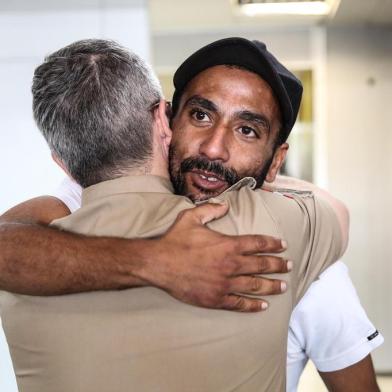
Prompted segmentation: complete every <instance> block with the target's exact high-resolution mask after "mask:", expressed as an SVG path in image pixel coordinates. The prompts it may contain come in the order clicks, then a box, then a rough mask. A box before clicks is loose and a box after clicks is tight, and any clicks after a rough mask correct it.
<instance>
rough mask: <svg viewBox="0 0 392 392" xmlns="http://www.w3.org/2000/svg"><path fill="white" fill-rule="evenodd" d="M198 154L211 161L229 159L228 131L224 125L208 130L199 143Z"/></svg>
mask: <svg viewBox="0 0 392 392" xmlns="http://www.w3.org/2000/svg"><path fill="white" fill-rule="evenodd" d="M200 154H201V155H204V156H205V157H206V158H208V159H209V160H211V161H215V160H219V161H222V162H226V161H228V160H229V157H230V153H229V145H228V132H227V130H226V129H225V127H223V126H220V127H215V128H213V129H210V130H209V132H208V133H207V134H206V138H205V139H204V140H203V142H202V143H201V144H200Z"/></svg>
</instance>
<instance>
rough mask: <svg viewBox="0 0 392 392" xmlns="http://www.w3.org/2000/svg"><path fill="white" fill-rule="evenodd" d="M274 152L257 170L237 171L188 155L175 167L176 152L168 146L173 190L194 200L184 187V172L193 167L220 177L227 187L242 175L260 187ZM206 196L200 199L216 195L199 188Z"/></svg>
mask: <svg viewBox="0 0 392 392" xmlns="http://www.w3.org/2000/svg"><path fill="white" fill-rule="evenodd" d="M273 157H274V154H272V155H271V157H270V158H269V159H268V161H267V162H266V163H265V164H264V165H263V167H262V168H261V169H259V170H257V171H253V172H245V173H238V172H237V171H236V170H235V169H233V168H227V167H224V166H223V165H222V164H221V163H219V162H214V161H209V160H208V159H207V158H204V157H200V156H198V157H189V158H186V159H184V160H183V161H182V162H181V163H179V167H176V160H177V159H176V153H175V149H174V148H173V146H170V148H169V172H170V179H171V182H172V184H173V188H174V192H175V193H176V194H177V195H183V196H187V197H189V198H190V199H191V200H193V201H195V197H194V195H192V194H188V191H187V189H186V180H185V174H186V173H188V172H190V171H191V170H193V169H198V170H203V171H208V172H210V173H213V174H216V176H217V177H219V178H222V179H223V180H224V181H226V183H227V188H229V187H231V186H232V185H234V184H235V183H237V182H238V181H239V180H241V179H242V178H244V177H253V178H254V179H255V180H256V184H257V185H256V187H257V188H261V186H262V185H263V183H264V180H265V178H266V176H267V174H268V170H269V168H270V166H271V163H272V161H273ZM201 191H202V192H203V193H204V194H205V195H206V197H203V198H202V199H206V198H209V197H214V196H217V195H216V194H214V193H211V194H210V195H209V193H208V191H207V190H204V189H203V190H201ZM202 199H198V200H196V201H200V200H202Z"/></svg>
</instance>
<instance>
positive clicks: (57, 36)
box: [0, 0, 150, 392]
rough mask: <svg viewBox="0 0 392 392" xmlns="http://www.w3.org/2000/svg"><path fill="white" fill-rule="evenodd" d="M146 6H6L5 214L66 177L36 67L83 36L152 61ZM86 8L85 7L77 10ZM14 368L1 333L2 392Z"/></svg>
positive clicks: (1, 106) (0, 142) (0, 203)
mask: <svg viewBox="0 0 392 392" xmlns="http://www.w3.org/2000/svg"><path fill="white" fill-rule="evenodd" d="M109 3H110V4H109ZM114 3H115V6H114V5H113V4H114ZM145 3H146V2H145V1H144V0H128V1H119V0H117V1H115V2H113V1H110V0H108V1H106V2H105V1H100V0H88V1H86V0H85V1H78V2H73V3H72V2H58V1H53V2H51V1H46V2H45V1H42V0H41V1H39V2H38V5H39V8H38V7H37V8H34V6H32V2H31V1H29V0H26V1H18V2H17V3H16V4H17V6H18V7H17V9H16V8H12V4H11V5H9V6H8V9H7V10H6V11H4V8H3V5H1V6H0V48H1V51H0V86H1V87H0V178H1V182H2V185H1V188H0V213H1V212H3V211H5V210H6V209H8V208H9V207H11V206H13V205H15V204H17V203H18V202H20V201H23V200H26V199H28V198H31V197H33V196H37V195H42V194H45V193H48V192H50V191H51V190H53V189H54V188H55V187H56V186H57V184H58V183H59V182H60V180H61V179H62V178H63V174H62V172H61V171H60V170H59V169H58V168H57V167H56V166H55V164H54V163H52V161H51V158H50V153H49V150H48V148H47V146H46V144H45V141H44V139H43V138H42V137H41V135H40V133H39V131H38V130H37V128H36V126H35V124H34V122H33V119H32V114H31V94H30V86H31V80H32V75H33V72H34V68H35V67H36V66H37V65H38V64H39V63H40V62H42V60H43V57H44V56H45V55H46V54H48V53H50V52H52V51H54V50H56V49H59V48H60V47H62V46H65V45H67V44H69V43H71V42H73V41H75V40H78V39H83V38H111V39H115V40H117V41H119V42H120V43H121V44H123V45H124V46H127V47H129V48H130V49H132V50H134V51H135V52H137V53H138V54H140V55H141V56H142V57H144V58H145V59H147V60H149V57H150V35H149V25H148V17H147V16H148V15H147V5H146V4H145ZM64 4H66V5H67V6H64ZM80 4H84V5H85V6H84V8H77V7H78V6H79V5H80ZM111 4H112V5H111ZM6 8H7V7H6ZM11 369H12V367H11V362H10V359H9V354H8V348H7V345H6V343H5V339H4V336H3V334H2V331H1V333H0V391H1V392H14V391H16V385H15V381H14V377H13V373H12V370H11Z"/></svg>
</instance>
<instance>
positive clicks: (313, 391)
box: [298, 363, 392, 392]
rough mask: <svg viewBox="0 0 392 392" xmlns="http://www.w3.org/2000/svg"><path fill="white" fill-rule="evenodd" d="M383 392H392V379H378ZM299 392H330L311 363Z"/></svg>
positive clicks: (304, 374) (305, 372)
mask: <svg viewBox="0 0 392 392" xmlns="http://www.w3.org/2000/svg"><path fill="white" fill-rule="evenodd" d="M377 381H378V385H379V387H380V389H381V392H392V377H377ZM298 392H328V391H327V389H326V388H325V386H324V384H323V382H322V381H321V378H320V376H319V375H318V373H317V370H316V368H315V367H314V365H313V364H312V363H309V364H308V365H307V366H306V368H305V371H304V373H303V374H302V377H301V380H300V383H299V387H298Z"/></svg>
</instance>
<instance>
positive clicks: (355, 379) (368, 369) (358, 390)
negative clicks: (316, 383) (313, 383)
mask: <svg viewBox="0 0 392 392" xmlns="http://www.w3.org/2000/svg"><path fill="white" fill-rule="evenodd" d="M320 376H321V378H322V379H323V381H324V384H325V385H326V387H327V388H328V391H331V392H379V391H380V389H379V387H378V385H377V380H376V374H375V372H374V368H373V363H372V358H371V356H370V355H368V356H367V357H365V358H364V359H362V360H361V361H359V362H357V363H356V364H354V365H352V366H349V367H347V368H345V369H341V370H337V371H335V372H320Z"/></svg>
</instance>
